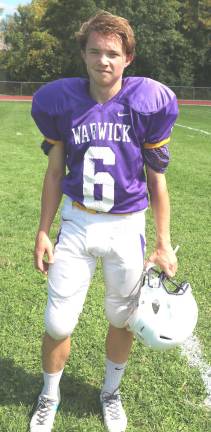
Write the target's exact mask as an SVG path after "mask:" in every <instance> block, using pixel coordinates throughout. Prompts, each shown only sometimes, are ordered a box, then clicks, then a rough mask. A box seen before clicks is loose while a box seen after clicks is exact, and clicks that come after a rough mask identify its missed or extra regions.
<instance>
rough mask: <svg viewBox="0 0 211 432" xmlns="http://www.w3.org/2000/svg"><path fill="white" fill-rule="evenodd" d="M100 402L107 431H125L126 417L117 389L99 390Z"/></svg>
mask: <svg viewBox="0 0 211 432" xmlns="http://www.w3.org/2000/svg"><path fill="white" fill-rule="evenodd" d="M100 402H101V405H102V411H103V418H104V425H105V427H106V430H107V431H108V432H125V430H126V427H127V417H126V414H125V411H124V409H123V406H122V402H121V397H120V394H119V392H118V390H116V391H115V392H114V393H107V392H102V391H101V394H100Z"/></svg>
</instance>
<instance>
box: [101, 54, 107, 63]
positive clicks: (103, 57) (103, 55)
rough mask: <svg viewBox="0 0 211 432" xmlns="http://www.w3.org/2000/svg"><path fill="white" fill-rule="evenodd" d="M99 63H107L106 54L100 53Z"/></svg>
mask: <svg viewBox="0 0 211 432" xmlns="http://www.w3.org/2000/svg"><path fill="white" fill-rule="evenodd" d="M100 63H101V64H103V65H106V64H108V57H107V55H106V54H101V55H100Z"/></svg>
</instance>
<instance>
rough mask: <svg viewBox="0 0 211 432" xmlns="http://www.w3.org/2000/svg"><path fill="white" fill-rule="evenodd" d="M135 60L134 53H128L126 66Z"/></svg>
mask: <svg viewBox="0 0 211 432" xmlns="http://www.w3.org/2000/svg"><path fill="white" fill-rule="evenodd" d="M133 60H134V55H133V54H128V55H126V61H125V67H128V66H129V65H130V64H131V63H132V61H133Z"/></svg>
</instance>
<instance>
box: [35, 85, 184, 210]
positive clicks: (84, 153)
mask: <svg viewBox="0 0 211 432" xmlns="http://www.w3.org/2000/svg"><path fill="white" fill-rule="evenodd" d="M177 114H178V105H177V100H176V96H175V94H174V93H173V92H172V91H171V90H170V89H169V88H168V87H166V86H164V85H163V84H160V83H159V82H157V81H154V80H151V79H149V78H143V77H128V78H125V79H123V85H122V88H121V90H120V91H119V93H118V94H116V95H115V96H114V97H113V98H112V99H110V100H108V101H107V102H106V103H104V104H100V103H97V102H96V101H95V100H93V99H92V98H91V96H90V95H89V81H88V80H86V79H81V78H65V79H60V80H57V81H54V82H51V83H49V84H47V85H45V86H43V87H41V88H40V89H39V90H38V91H37V92H36V93H35V95H34V98H33V104H32V116H33V118H34V120H35V122H36V124H37V126H38V127H39V129H40V131H41V132H42V134H43V135H44V136H45V137H46V138H47V140H48V139H49V141H50V142H51V140H52V141H63V143H64V145H65V152H66V165H67V168H68V173H67V175H66V176H65V177H64V179H63V182H62V191H63V193H64V194H66V195H68V196H69V197H71V199H72V200H74V201H77V202H79V203H81V204H83V205H85V206H86V207H87V208H91V209H94V210H96V211H103V212H110V213H129V212H136V211H140V210H143V209H145V208H146V207H147V206H148V194H147V186H146V178H145V173H144V163H145V160H144V146H146V147H147V148H148V149H149V148H150V146H152V148H153V146H155V147H156V146H158V147H159V146H162V145H165V143H166V142H167V141H168V139H169V137H170V134H171V130H172V127H173V124H174V122H175V120H176V117H177Z"/></svg>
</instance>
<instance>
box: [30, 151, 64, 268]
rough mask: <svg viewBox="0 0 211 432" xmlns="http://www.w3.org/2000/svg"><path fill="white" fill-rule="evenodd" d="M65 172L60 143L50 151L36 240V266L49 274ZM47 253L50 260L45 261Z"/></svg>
mask: <svg viewBox="0 0 211 432" xmlns="http://www.w3.org/2000/svg"><path fill="white" fill-rule="evenodd" d="M64 173H65V162H64V147H63V144H62V143H60V144H56V145H54V146H53V147H52V149H51V151H50V152H49V156H48V168H47V171H46V174H45V178H44V182H43V189H42V199H41V215H40V223H39V228H38V232H37V236H36V240H35V249H34V261H35V268H36V269H37V270H39V271H41V272H42V273H44V274H47V271H48V264H49V263H52V262H53V246H52V243H51V241H50V239H49V231H50V227H51V225H52V222H53V220H54V217H55V215H56V212H57V210H58V207H59V204H60V202H61V198H62V192H61V180H62V178H63V176H64ZM45 255H47V258H48V262H46V261H44V256H45Z"/></svg>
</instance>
